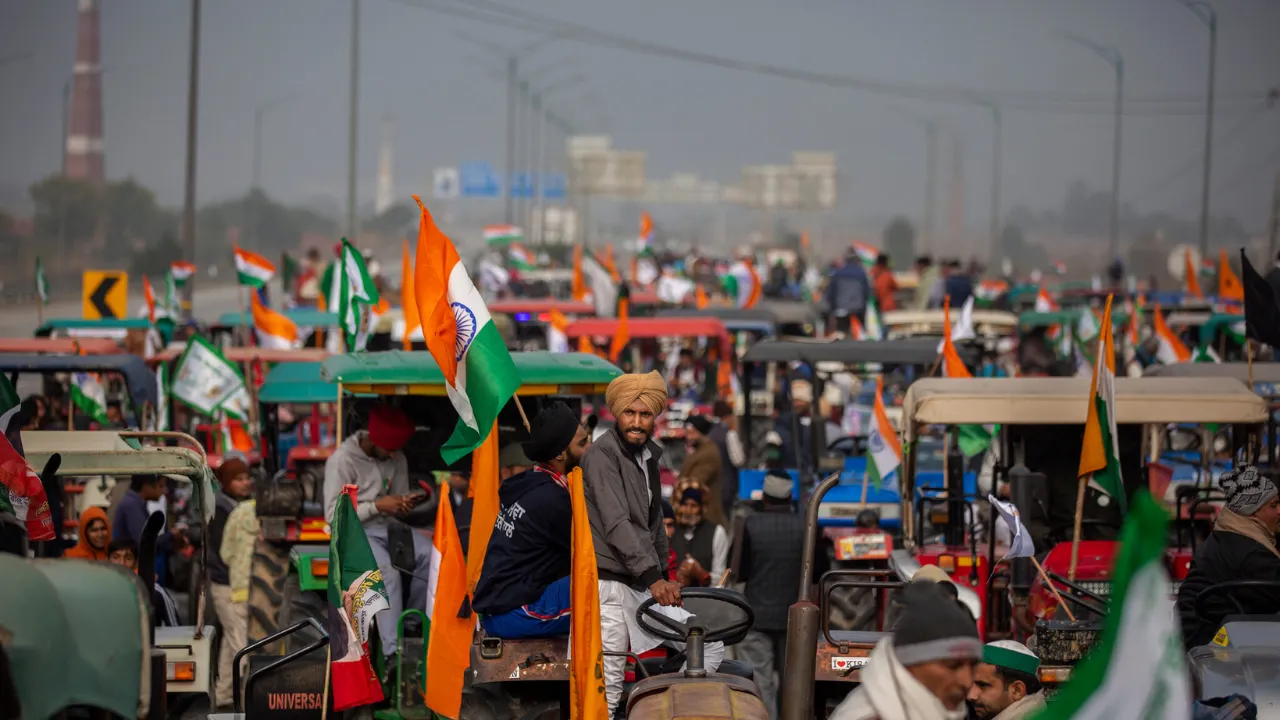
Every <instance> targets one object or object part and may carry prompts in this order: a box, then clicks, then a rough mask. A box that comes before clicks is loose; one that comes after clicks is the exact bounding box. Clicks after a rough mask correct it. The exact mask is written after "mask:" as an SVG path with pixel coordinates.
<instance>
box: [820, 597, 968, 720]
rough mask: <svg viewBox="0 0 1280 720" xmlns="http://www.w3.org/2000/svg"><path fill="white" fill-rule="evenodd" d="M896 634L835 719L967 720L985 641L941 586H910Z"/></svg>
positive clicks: (880, 645)
mask: <svg viewBox="0 0 1280 720" xmlns="http://www.w3.org/2000/svg"><path fill="white" fill-rule="evenodd" d="M902 595H903V600H904V603H905V608H904V609H903V612H902V615H901V616H900V617H899V618H898V624H897V625H896V626H895V627H894V630H893V634H892V635H890V636H889V637H887V638H884V639H883V640H881V641H880V642H879V643H877V644H876V647H875V650H872V651H871V657H870V658H869V659H868V661H867V664H866V666H864V667H863V668H862V670H861V680H862V684H861V685H859V686H858V689H857V690H855V691H854V692H853V693H852V694H850V695H849V697H847V698H845V700H844V702H842V703H840V705H839V707H837V708H836V710H835V713H834V714H832V716H831V718H832V720H871V719H873V718H874V719H876V720H963V718H964V717H965V714H966V708H965V702H964V701H965V698H967V697H968V696H969V688H970V687H972V685H973V666H974V664H975V663H977V662H978V661H979V660H981V659H982V641H980V640H979V639H978V628H977V627H975V626H974V624H973V620H972V618H969V617H968V616H967V615H966V614H965V613H964V612H962V611H961V610H960V608H959V607H957V606H956V604H955V601H954V600H952V599H951V598H949V597H947V595H946V594H945V593H943V591H942V589H941V588H939V587H938V585H937V584H936V583H929V582H920V583H909V584H908V585H907V586H906V587H905V588H903V590H902Z"/></svg>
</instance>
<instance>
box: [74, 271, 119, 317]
mask: <svg viewBox="0 0 1280 720" xmlns="http://www.w3.org/2000/svg"><path fill="white" fill-rule="evenodd" d="M81 296H82V299H83V301H84V319H85V320H119V319H121V318H123V317H124V316H125V314H126V313H127V311H128V306H129V274H128V273H126V272H124V271H123V270H85V271H84V280H83V283H82V286H81Z"/></svg>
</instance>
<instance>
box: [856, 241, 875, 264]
mask: <svg viewBox="0 0 1280 720" xmlns="http://www.w3.org/2000/svg"><path fill="white" fill-rule="evenodd" d="M852 247H853V252H854V253H856V254H857V255H858V259H859V260H861V261H862V264H863V265H865V266H867V267H871V266H872V265H875V264H876V257H877V256H878V255H880V248H877V247H875V246H872V245H868V244H866V243H864V242H858V241H857V240H854V241H853V245H852Z"/></svg>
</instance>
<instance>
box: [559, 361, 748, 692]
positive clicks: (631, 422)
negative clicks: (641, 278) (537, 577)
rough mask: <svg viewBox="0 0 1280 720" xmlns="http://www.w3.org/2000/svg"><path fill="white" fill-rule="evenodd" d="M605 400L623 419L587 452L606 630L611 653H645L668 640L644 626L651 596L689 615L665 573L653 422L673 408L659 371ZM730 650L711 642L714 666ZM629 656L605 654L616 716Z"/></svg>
mask: <svg viewBox="0 0 1280 720" xmlns="http://www.w3.org/2000/svg"><path fill="white" fill-rule="evenodd" d="M605 404H607V405H608V406H609V410H610V412H612V413H613V416H614V418H616V423H615V425H614V427H613V428H612V429H611V430H609V431H607V432H605V433H604V434H603V435H601V436H600V437H599V438H598V439H597V440H596V441H595V442H594V443H593V444H592V445H591V447H590V448H588V449H587V452H586V454H585V455H583V457H582V479H583V485H584V487H585V489H586V501H587V516H588V518H589V519H590V521H591V540H592V542H593V543H594V544H595V551H596V565H597V568H598V573H599V580H600V588H599V591H600V636H601V644H602V646H603V650H605V651H606V652H626V651H627V649H628V647H629V648H630V650H631V651H632V652H634V653H637V654H639V653H644V652H648V651H649V650H652V649H653V648H655V647H657V646H658V645H659V644H661V641H660V640H659V639H658V638H655V637H653V636H651V635H649V634H648V633H645V632H644V631H642V630H640V628H639V627H638V626H637V624H636V620H635V614H636V608H638V607H639V606H640V604H641V603H643V602H644V601H645V600H646V599H648V598H649V597H650V596H652V597H653V598H654V599H656V600H657V601H658V604H659V605H662V606H664V607H663V611H664V613H665V614H668V615H670V616H671V617H673V618H675V619H677V620H684V619H685V618H686V617H688V613H685V612H684V611H683V610H682V609H680V608H679V607H678V606H679V605H680V586H679V585H677V584H676V583H674V582H672V581H671V579H670V578H668V577H667V576H666V567H667V553H668V550H667V532H666V529H665V527H664V526H663V524H662V488H661V485H660V484H659V482H658V458H660V457H661V456H662V448H661V447H659V446H658V444H657V443H655V442H653V441H652V439H651V437H652V435H653V426H654V421H655V420H656V419H657V417H658V415H659V414H661V413H662V411H663V410H665V409H666V404H667V384H666V381H664V380H663V379H662V375H661V374H660V373H658V372H657V371H654V372H651V373H649V374H647V375H639V374H629V375H622V376H620V377H618V378H615V379H614V380H613V382H611V383H609V388H608V390H606V391H605ZM723 657H724V646H723V645H722V644H721V643H711V644H708V645H707V647H706V651H705V662H706V667H707V669H708V670H710V671H711V672H714V671H715V670H716V669H717V668H718V667H719V666H720V660H721V659H722V658H723ZM624 665H625V660H624V658H621V657H616V656H608V655H606V656H605V658H604V683H605V699H606V700H607V702H608V704H609V715H610V716H611V717H612V716H613V714H614V712H615V711H616V710H617V707H618V703H619V701H620V700H621V698H622V682H623V666H624Z"/></svg>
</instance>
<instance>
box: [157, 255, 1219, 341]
mask: <svg viewBox="0 0 1280 720" xmlns="http://www.w3.org/2000/svg"><path fill="white" fill-rule="evenodd" d="M1223 252H1226V251H1225V250H1224V251H1223ZM250 292H253V291H252V290H251V291H250ZM142 297H143V299H145V300H146V301H147V320H148V321H150V322H151V324H152V325H155V324H156V294H155V291H154V290H152V289H151V280H149V279H147V276H146V275H143V276H142Z"/></svg>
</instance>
